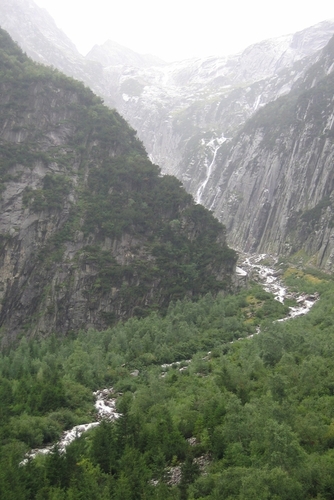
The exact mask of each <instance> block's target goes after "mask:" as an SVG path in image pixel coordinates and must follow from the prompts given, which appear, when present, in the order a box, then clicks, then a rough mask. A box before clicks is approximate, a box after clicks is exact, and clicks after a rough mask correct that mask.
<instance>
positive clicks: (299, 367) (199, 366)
mask: <svg viewBox="0 0 334 500" xmlns="http://www.w3.org/2000/svg"><path fill="white" fill-rule="evenodd" d="M284 277H285V281H286V282H287V283H289V286H290V289H293V288H298V289H301V290H306V291H313V292H314V291H316V290H318V291H319V292H320V294H321V298H320V300H319V301H318V303H317V304H316V305H314V306H313V308H312V309H311V312H310V313H309V314H308V315H307V316H305V317H300V318H296V319H293V320H288V321H285V322H274V323H273V320H274V319H275V318H278V317H282V316H284V315H286V309H287V308H286V307H285V306H283V305H281V304H280V303H279V302H277V301H276V300H273V298H272V296H270V295H269V294H267V293H265V292H263V291H262V290H261V289H260V288H259V287H253V288H251V289H249V290H247V291H243V292H242V293H241V294H239V295H236V296H229V297H226V298H223V297H222V296H220V297H218V298H216V299H215V298H214V297H212V296H211V295H207V296H205V297H203V298H202V299H201V300H200V301H198V302H197V303H192V302H189V301H182V302H177V303H176V304H175V305H171V306H170V307H169V309H168V313H167V315H166V316H165V317H164V318H162V317H160V316H159V315H157V314H156V313H153V314H151V315H150V316H148V317H147V318H142V319H130V320H129V321H128V322H126V323H124V324H122V325H121V324H120V325H118V326H117V327H115V328H112V329H108V330H106V331H104V332H98V331H93V330H90V331H89V332H81V333H80V334H79V335H78V336H77V337H76V338H66V339H62V340H60V339H57V338H56V337H55V336H52V337H50V338H49V339H46V340H44V341H41V340H40V341H37V340H31V341H27V340H26V339H23V340H22V341H21V342H20V345H19V346H18V347H17V348H16V349H11V350H7V351H6V352H4V353H3V354H2V356H1V358H0V374H1V378H0V397H1V401H2V403H3V404H2V407H1V431H0V432H1V434H0V435H1V467H0V496H1V498H6V500H7V499H8V500H12V499H13V500H14V499H15V500H20V499H43V500H44V499H64V500H65V499H66V500H67V499H81V498H84V499H85V500H90V499H91V500H93V499H94V500H95V499H97V498H101V499H107V498H108V499H110V498H112V499H119V500H124V499H127V500H132V499H134V500H135V499H144V498H145V499H161V500H167V499H208V500H213V499H214V500H218V499H222V498H227V499H240V500H246V499H247V500H249V499H254V500H269V499H270V500H273V499H275V500H279V499H284V500H291V499H294V500H295V499H296V500H299V499H300V500H305V499H317V500H320V499H321V500H325V499H328V500H330V499H332V498H333V495H334V482H333V460H334V455H333V446H334V440H333V436H334V434H333V428H334V427H333V425H334V424H333V422H334V399H333V391H334V379H333V373H334V366H333V359H334V357H333V345H334V338H333V332H334V331H333V324H334V315H333V306H332V296H333V291H334V285H333V281H332V280H331V279H329V278H328V276H321V275H315V274H314V273H310V272H309V273H303V272H301V271H298V270H295V269H293V268H286V270H285V274H284ZM257 326H260V329H261V333H260V334H258V335H255V336H253V337H252V338H249V339H247V338H244V339H243V337H248V336H249V335H250V334H252V333H255V329H256V327H257ZM173 361H178V363H174V364H173V363H172V362H173ZM166 363H167V364H168V363H169V365H168V366H167V365H166ZM111 386H112V387H113V388H114V393H115V397H117V407H118V411H120V412H121V413H122V416H121V417H120V418H119V419H118V420H117V421H116V422H114V423H107V422H104V423H102V424H100V426H99V427H97V428H96V429H94V430H92V431H89V432H88V433H86V434H84V435H83V436H82V437H81V438H79V439H78V440H76V441H74V442H73V443H72V444H71V445H70V446H69V447H68V448H67V451H66V453H65V454H60V453H59V451H58V450H57V448H55V450H54V452H53V453H51V454H49V455H46V456H38V457H37V458H35V459H30V460H29V461H28V463H27V464H25V465H19V463H20V462H21V461H22V460H23V458H24V453H25V452H26V451H29V449H31V448H32V447H35V446H45V445H46V444H48V443H49V442H52V441H53V442H55V441H56V440H57V439H58V438H59V436H60V433H61V431H62V429H64V428H70V427H72V426H73V425H74V424H78V423H80V422H89V421H93V420H94V409H93V396H92V392H91V391H92V390H93V389H96V388H101V387H111Z"/></svg>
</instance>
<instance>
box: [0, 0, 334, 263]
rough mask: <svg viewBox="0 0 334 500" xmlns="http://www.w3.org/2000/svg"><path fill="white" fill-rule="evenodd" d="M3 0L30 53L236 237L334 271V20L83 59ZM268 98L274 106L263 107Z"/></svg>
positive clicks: (28, 12)
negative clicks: (254, 37) (163, 57)
mask: <svg viewBox="0 0 334 500" xmlns="http://www.w3.org/2000/svg"><path fill="white" fill-rule="evenodd" d="M0 5H1V6H2V8H1V9H0V22H1V24H2V26H3V27H5V28H6V29H8V31H9V32H10V34H11V35H12V36H13V37H14V39H16V40H18V42H19V43H20V44H21V45H22V47H23V48H24V50H27V52H28V53H29V54H30V55H31V56H32V57H34V58H35V59H36V60H39V61H40V60H43V62H46V63H48V64H53V65H54V66H56V67H59V68H60V69H62V70H64V71H65V72H67V74H72V75H73V76H75V77H76V78H79V79H81V80H82V81H84V82H85V83H86V84H88V85H90V86H91V87H92V88H93V90H94V91H95V92H96V93H98V94H99V95H101V96H103V98H104V99H105V102H106V103H107V104H108V105H110V106H115V107H116V108H117V109H118V110H119V112H120V113H121V114H122V115H123V116H124V117H125V118H126V120H128V122H129V123H130V124H131V125H132V126H133V127H134V128H135V129H136V130H137V131H138V136H139V138H140V139H141V140H142V142H143V144H144V146H145V148H146V150H147V151H148V153H149V155H150V158H151V159H152V161H154V162H155V163H157V164H158V165H160V166H161V168H162V170H163V172H164V173H169V174H173V175H176V176H177V177H178V178H179V179H180V180H181V181H182V183H183V185H184V186H185V188H186V189H187V190H188V192H190V193H191V194H193V196H194V197H195V199H196V201H197V202H199V203H202V204H204V205H205V206H206V207H208V208H210V209H212V210H214V212H215V214H216V216H217V217H218V218H219V220H221V221H223V222H224V223H225V224H226V225H227V230H228V237H229V241H230V243H231V244H232V245H235V246H236V247H238V248H240V249H243V250H253V251H255V250H260V251H266V252H268V251H273V252H279V253H284V254H289V253H294V252H297V251H299V250H303V251H304V252H306V254H307V255H308V256H309V257H311V256H313V262H314V263H316V264H317V265H320V266H321V267H323V268H325V269H328V270H331V269H333V264H332V259H333V255H332V250H331V248H332V230H331V224H332V222H331V220H332V219H331V217H332V216H331V191H330V189H331V174H330V164H331V159H332V142H331V135H330V134H331V130H332V121H331V120H332V117H331V116H332V115H331V97H330V92H329V93H328V94H327V97H326V98H324V99H323V100H322V98H319V95H322V90H317V89H322V85H325V86H326V85H329V83H328V82H329V79H328V80H326V78H325V76H326V75H328V76H329V75H330V74H331V73H332V69H333V66H332V65H333V57H332V53H331V50H330V49H327V50H324V51H322V49H324V47H325V46H326V44H327V43H328V42H329V40H330V38H331V36H332V34H333V32H334V21H333V20H332V21H325V22H323V23H320V24H317V25H315V26H313V27H310V28H308V29H306V30H303V31H301V32H299V33H295V34H292V35H287V36H282V37H280V38H277V39H272V40H265V41H263V42H261V43H258V44H255V45H253V46H251V47H248V48H247V49H246V50H245V51H243V52H242V53H240V54H236V55H233V56H231V57H224V58H216V57H211V58H207V59H195V60H190V61H182V62H178V63H173V64H160V61H159V62H156V61H153V63H151V61H150V59H149V58H147V57H144V56H139V55H138V54H135V53H133V51H129V50H123V49H122V48H121V47H119V46H117V44H113V43H111V42H106V44H104V45H103V46H100V47H94V48H93V49H92V51H91V53H90V54H89V55H88V56H87V58H86V59H84V58H82V57H81V56H80V55H78V53H77V52H76V50H75V48H74V47H73V46H72V45H71V43H70V42H69V40H68V39H66V37H65V36H64V34H62V33H61V32H59V30H58V31H57V29H56V27H55V25H54V23H53V22H52V20H50V19H46V17H43V19H42V13H41V12H40V9H38V8H37V7H36V5H35V4H33V2H32V0H11V2H9V0H0ZM20 12H21V14H20ZM22 12H24V15H23V14H22ZM43 12H44V11H43ZM43 16H46V13H45V12H44V14H43ZM27 19H29V23H27V22H26V20H27ZM14 20H15V22H14ZM42 22H43V25H44V29H43V30H42V29H41V28H40V26H41V23H42ZM27 26H30V28H29V29H28V27H27ZM46 27H48V28H46ZM33 33H34V34H35V35H34V36H33ZM36 34H38V35H36ZM42 39H43V40H46V47H51V46H52V47H55V54H56V55H54V54H53V52H52V51H51V50H48V49H47V48H46V49H44V42H43V43H42V42H41V40H42ZM41 54H42V55H43V58H42V59H41ZM57 54H58V55H57ZM158 63H159V64H158ZM322 82H323V83H322ZM326 82H327V83H326ZM312 89H313V90H314V92H313V94H312V95H311V94H310V96H308V95H307V92H308V91H309V92H311V91H312ZM303 92H306V94H304V97H303V96H302V94H303ZM319 92H320V94H319ZM311 93H312V92H311ZM284 96H289V100H288V101H287V102H288V104H286V105H284V102H285V101H282V100H281V99H282V98H283V97H284ZM297 96H299V97H298V98H297ZM298 99H299V100H298ZM273 102H276V103H277V106H276V107H273V108H272V107H270V106H269V107H268V106H267V105H268V104H270V103H273ZM281 103H282V106H281ZM292 103H293V105H292ZM280 106H281V107H280ZM258 112H259V115H257V113H258ZM261 113H262V114H261ZM293 113H294V114H293ZM265 115H268V117H269V118H268V119H266V120H264V119H263V117H264V116H265ZM283 115H285V117H284V116H283ZM255 116H259V117H260V118H261V120H262V122H261V124H259V122H257V121H256V119H255V121H253V117H255ZM270 116H271V118H270ZM278 118H279V120H278ZM319 204H320V205H319ZM312 210H313V211H314V213H313V212H310V211H312ZM312 214H313V215H312ZM319 214H320V216H319ZM318 216H319V217H320V218H317V217H318ZM314 217H315V218H316V220H315V219H314ZM308 219H310V220H311V221H312V222H310V220H308Z"/></svg>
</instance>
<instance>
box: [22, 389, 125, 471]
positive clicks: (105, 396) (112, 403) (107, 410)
mask: <svg viewBox="0 0 334 500" xmlns="http://www.w3.org/2000/svg"><path fill="white" fill-rule="evenodd" d="M93 394H94V397H95V408H96V412H97V421H96V422H91V423H89V424H80V425H76V426H75V427H73V428H72V429H70V430H68V431H65V432H64V433H63V435H62V437H61V439H60V441H58V443H57V447H58V449H59V451H60V453H64V451H65V449H66V447H67V446H68V445H69V444H70V443H72V441H74V439H76V438H78V437H80V436H81V434H83V433H84V432H86V431H88V430H89V429H93V428H94V427H96V426H97V425H99V423H100V421H101V420H108V421H113V420H116V419H117V418H119V416H120V414H119V413H117V412H116V398H115V397H112V395H113V389H112V388H110V389H102V390H99V391H96V392H93ZM53 448H54V444H52V445H50V446H46V447H45V448H38V449H34V450H31V451H29V453H27V455H26V458H25V459H24V460H23V461H22V462H21V464H20V465H25V464H26V463H27V462H28V460H29V458H35V457H36V455H39V454H42V455H47V454H48V453H50V452H51V451H52V450H53Z"/></svg>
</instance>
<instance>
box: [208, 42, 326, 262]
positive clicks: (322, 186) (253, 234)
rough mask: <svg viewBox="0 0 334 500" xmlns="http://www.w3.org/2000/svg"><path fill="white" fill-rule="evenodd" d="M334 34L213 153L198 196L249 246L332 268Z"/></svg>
mask: <svg viewBox="0 0 334 500" xmlns="http://www.w3.org/2000/svg"><path fill="white" fill-rule="evenodd" d="M333 69H334V39H332V40H331V41H330V42H329V44H328V45H327V47H326V48H325V49H324V50H323V52H322V54H321V56H319V58H318V61H317V62H316V63H315V64H314V65H313V66H312V67H311V68H310V69H309V71H308V72H307V73H306V74H305V76H304V77H303V79H301V80H300V81H299V82H298V84H297V85H296V86H295V88H294V90H293V91H292V92H291V93H290V94H289V95H288V96H285V97H281V98H280V99H278V100H277V101H276V102H274V103H271V104H269V105H268V106H266V107H264V108H263V109H262V110H260V111H259V112H258V113H257V114H256V115H255V116H254V117H253V118H252V119H251V120H249V122H248V123H247V124H246V125H245V127H244V128H243V130H242V132H241V133H240V134H239V135H238V137H237V138H236V139H235V140H234V141H231V142H230V143H229V144H225V145H224V147H222V148H221V150H220V151H219V153H218V156H217V161H216V169H215V170H214V172H213V173H212V178H211V179H210V180H209V181H208V183H207V185H206V192H205V193H204V195H203V196H204V197H205V200H206V203H207V205H208V206H211V208H213V209H214V210H215V213H216V215H217V216H218V217H219V218H220V220H222V221H224V222H225V223H226V225H227V230H228V234H229V236H230V241H231V243H232V244H233V245H234V246H236V247H239V248H243V249H245V250H248V251H260V252H262V251H266V252H268V251H270V252H274V253H278V254H285V255H290V254H294V253H297V252H300V251H302V252H304V253H305V254H306V257H307V256H308V258H309V259H311V262H312V263H314V264H317V265H319V266H321V267H323V268H325V269H327V270H333V266H334V261H333V257H334V232H333V227H334V222H333V221H334V218H333V216H334V205H333V202H334V199H333V187H334V178H333V175H334V174H333V161H334V128H333V124H334V101H333V95H334V73H333Z"/></svg>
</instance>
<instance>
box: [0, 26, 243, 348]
mask: <svg viewBox="0 0 334 500" xmlns="http://www.w3.org/2000/svg"><path fill="white" fill-rule="evenodd" d="M0 44H1V51H0V101H1V108H0V126H1V127H0V128H1V132H0V144H1V150H0V161H1V163H0V167H1V190H2V197H1V201H0V209H1V216H0V235H1V250H0V280H1V283H2V286H1V291H0V298H1V312H0V323H1V326H2V336H3V339H4V341H5V342H6V340H8V339H9V337H15V336H17V335H22V334H23V333H24V334H38V335H48V334H50V333H52V332H55V333H62V334H66V333H68V332H70V331H74V332H75V331H77V330H78V329H79V328H88V327H95V328H104V327H106V326H108V325H110V324H113V323H114V322H115V321H117V320H119V319H121V318H127V317H130V316H133V315H135V316H139V317H140V316H143V315H145V314H147V312H148V311H149V310H159V311H163V310H166V309H167V307H168V304H169V302H170V301H171V300H176V299H179V298H183V297H185V296H188V297H192V298H199V297H200V296H201V295H202V294H204V293H207V292H209V291H211V292H213V293H216V292H218V291H220V290H222V291H226V290H229V289H231V287H232V281H233V274H234V269H235V263H236V254H235V252H234V251H233V250H231V249H229V248H228V247H227V245H226V241H225V230H224V227H223V226H222V225H221V224H220V223H218V221H217V220H216V219H215V218H214V217H213V216H212V215H211V214H210V212H209V211H207V210H206V209H204V208H203V207H201V206H199V205H196V204H195V203H194V201H193V199H192V197H191V196H190V195H188V194H187V193H186V192H185V190H184V189H183V188H182V187H181V184H180V182H179V181H178V180H177V179H175V178H174V177H171V176H162V175H161V174H160V170H159V168H158V167H157V166H156V165H153V164H152V163H151V162H150V161H149V159H148V158H147V155H146V152H145V150H144V148H143V146H142V144H141V143H140V142H139V141H138V139H137V138H136V136H135V131H134V130H133V129H131V128H130V127H129V126H128V125H127V124H126V122H125V121H124V120H123V119H122V118H121V117H120V115H119V114H118V113H117V112H116V111H111V110H109V109H108V108H107V107H105V106H104V105H103V103H102V101H101V99H100V98H98V97H96V96H95V95H94V94H93V93H92V92H91V91H90V90H89V89H87V88H85V87H84V86H83V85H82V84H80V83H79V82H77V81H75V80H73V79H70V78H67V77H65V76H64V75H62V74H61V73H59V72H58V71H57V70H51V69H49V68H46V67H45V66H42V65H37V64H35V63H33V62H32V61H31V60H29V59H28V58H27V57H26V56H25V55H24V54H23V53H22V52H21V50H20V49H19V48H18V46H17V45H16V44H14V43H13V42H12V40H11V39H10V38H9V36H8V35H7V34H6V33H5V32H4V31H2V32H1V38H0Z"/></svg>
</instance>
